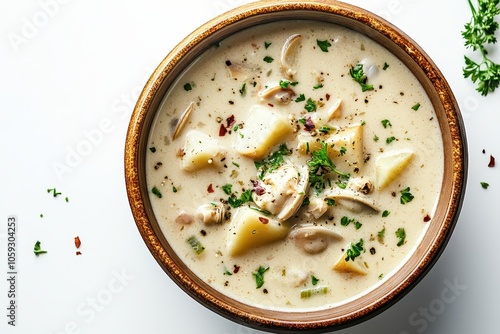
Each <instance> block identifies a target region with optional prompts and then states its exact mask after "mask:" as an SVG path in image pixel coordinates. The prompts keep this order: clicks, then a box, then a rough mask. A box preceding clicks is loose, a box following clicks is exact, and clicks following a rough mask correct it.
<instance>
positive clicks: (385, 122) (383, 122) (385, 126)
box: [380, 119, 392, 129]
mask: <svg viewBox="0 0 500 334" xmlns="http://www.w3.org/2000/svg"><path fill="white" fill-rule="evenodd" d="M380 123H382V126H383V127H384V129H387V127H388V126H392V124H391V121H389V120H388V119H383V120H381V121H380Z"/></svg>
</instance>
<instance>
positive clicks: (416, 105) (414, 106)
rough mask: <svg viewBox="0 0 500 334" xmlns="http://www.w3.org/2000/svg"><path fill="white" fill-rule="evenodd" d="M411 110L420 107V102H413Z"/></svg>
mask: <svg viewBox="0 0 500 334" xmlns="http://www.w3.org/2000/svg"><path fill="white" fill-rule="evenodd" d="M411 108H412V109H413V110H415V111H417V110H418V108H420V103H415V104H414V105H413V107H411Z"/></svg>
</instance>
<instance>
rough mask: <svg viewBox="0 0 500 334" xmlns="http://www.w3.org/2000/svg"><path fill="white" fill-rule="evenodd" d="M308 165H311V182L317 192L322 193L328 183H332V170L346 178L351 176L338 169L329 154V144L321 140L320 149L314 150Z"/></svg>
mask: <svg viewBox="0 0 500 334" xmlns="http://www.w3.org/2000/svg"><path fill="white" fill-rule="evenodd" d="M307 165H308V166H309V183H310V184H311V187H313V188H314V189H315V191H316V193H320V192H321V191H322V190H323V189H325V187H326V185H327V184H330V180H329V179H328V174H329V173H330V172H334V173H337V174H338V175H340V176H341V177H343V178H346V179H348V178H349V177H350V175H349V174H346V173H343V172H340V171H339V170H337V169H336V167H335V164H334V163H333V162H332V160H331V159H330V157H329V156H328V146H327V144H326V143H325V142H324V141H322V142H321V148H320V149H318V150H315V151H313V152H312V158H311V159H309V160H308V161H307Z"/></svg>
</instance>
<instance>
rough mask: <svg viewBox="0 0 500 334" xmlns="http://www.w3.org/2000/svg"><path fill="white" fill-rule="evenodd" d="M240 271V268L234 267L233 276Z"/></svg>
mask: <svg viewBox="0 0 500 334" xmlns="http://www.w3.org/2000/svg"><path fill="white" fill-rule="evenodd" d="M238 271H240V266H237V265H234V269H233V274H237V273H238Z"/></svg>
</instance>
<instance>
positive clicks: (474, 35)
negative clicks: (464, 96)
mask: <svg viewBox="0 0 500 334" xmlns="http://www.w3.org/2000/svg"><path fill="white" fill-rule="evenodd" d="M468 2H469V7H470V11H471V14H472V17H471V20H470V21H469V22H468V23H466V24H465V26H464V30H463V31H462V38H463V39H464V45H465V47H466V48H468V49H472V50H473V51H478V52H479V53H480V55H481V58H482V59H481V60H480V61H479V62H474V61H473V60H472V59H470V58H469V57H467V56H464V60H465V67H464V68H462V71H463V76H464V78H469V77H470V78H471V81H472V82H473V83H476V82H478V84H477V87H476V90H477V91H478V92H480V93H481V95H483V96H486V95H488V93H490V92H493V91H494V90H495V89H496V88H498V85H499V84H500V65H499V64H497V63H495V62H493V60H491V59H490V58H489V56H488V51H487V50H486V46H487V45H488V44H495V43H496V42H497V38H496V36H495V32H496V31H497V29H498V27H499V24H498V22H497V21H496V20H495V17H496V16H497V15H498V14H500V8H498V4H499V2H500V1H499V0H478V2H477V8H475V7H474V6H473V5H472V2H471V1H470V0H468Z"/></svg>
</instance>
